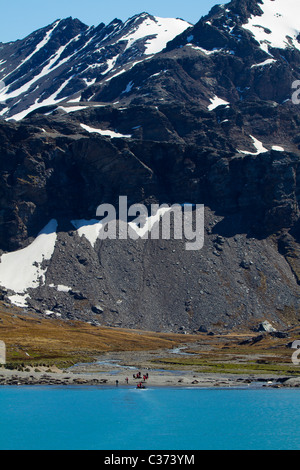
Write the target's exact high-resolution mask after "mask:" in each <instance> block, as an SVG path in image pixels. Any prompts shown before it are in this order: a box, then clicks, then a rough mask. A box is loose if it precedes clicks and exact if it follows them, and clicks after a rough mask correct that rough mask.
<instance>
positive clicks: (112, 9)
mask: <svg viewBox="0 0 300 470" xmlns="http://www.w3.org/2000/svg"><path fill="white" fill-rule="evenodd" d="M228 2H229V0H225V2H221V1H219V0H200V1H199V0H186V1H184V0H140V1H138V0H127V1H126V0H125V1H124V0H106V1H104V0H49V1H45V2H42V1H41V0H27V1H26V0H25V1H24V0H0V12H1V13H0V15H1V23H0V24H1V28H0V42H9V41H15V40H16V39H22V38H24V37H26V36H27V35H28V34H30V33H31V32H33V31H35V30H37V29H39V28H42V27H44V26H47V25H48V24H50V23H52V22H53V21H55V20H57V19H62V18H67V17H69V16H72V17H73V18H78V19H79V20H81V21H82V22H83V23H85V24H87V25H89V26H92V25H98V24H99V23H101V22H103V23H105V24H108V23H109V22H110V21H112V20H113V19H115V18H119V19H121V20H122V21H125V20H127V19H128V18H130V17H131V16H133V15H135V14H137V13H142V12H144V11H146V12H147V13H150V14H152V15H155V16H161V17H165V18H171V17H174V18H177V17H179V18H183V19H184V20H186V21H189V22H190V23H196V22H197V21H198V20H199V19H200V18H201V17H202V16H204V15H206V14H207V13H208V12H209V10H210V9H211V8H212V7H213V6H214V5H216V4H218V3H219V4H220V3H228Z"/></svg>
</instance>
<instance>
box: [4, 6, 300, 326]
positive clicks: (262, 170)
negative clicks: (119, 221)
mask: <svg viewBox="0 0 300 470" xmlns="http://www.w3.org/2000/svg"><path fill="white" fill-rule="evenodd" d="M261 5H262V4H261V2H259V1H239V2H238V1H232V2H231V3H230V4H228V5H227V6H226V11H225V9H224V7H222V6H219V7H215V8H214V9H213V10H212V11H211V13H210V14H209V15H208V16H207V17H205V18H203V19H201V20H200V21H199V23H197V24H196V25H195V26H194V27H191V28H189V29H188V30H186V31H185V32H184V33H183V34H181V35H179V36H178V37H176V38H175V39H174V40H173V41H172V42H170V43H169V44H168V46H167V48H166V49H165V50H164V51H163V52H161V53H159V54H155V55H154V56H153V57H152V58H151V59H149V58H148V59H149V60H143V62H141V63H139V64H137V65H135V66H134V67H132V68H130V69H129V70H128V71H127V72H124V73H122V74H121V75H119V76H116V77H114V78H112V79H110V80H107V81H106V82H105V81H104V79H103V77H102V79H103V80H102V79H101V80H100V81H99V82H97V83H95V84H93V85H92V86H90V87H87V88H86V90H85V91H84V92H83V94H82V98H81V102H80V103H77V104H78V106H81V108H82V109H79V110H77V111H74V112H66V111H71V108H70V107H71V105H70V104H69V105H68V104H66V103H65V105H64V109H62V108H60V107H59V106H57V105H55V104H54V105H51V106H49V107H45V108H43V109H40V110H36V111H34V112H32V113H31V114H30V115H29V116H28V118H26V119H24V120H23V121H21V122H20V123H14V122H5V121H3V122H0V177H1V185H0V201H1V203H0V206H1V207H0V249H1V250H3V251H13V250H18V249H20V248H23V247H26V246H28V244H30V243H31V242H32V241H33V239H34V238H35V237H36V235H37V234H38V233H39V231H40V230H41V229H42V228H43V227H44V226H45V225H46V224H47V223H48V222H49V220H51V219H56V220H57V221H58V230H57V234H58V235H57V240H56V245H55V250H54V253H53V255H52V257H51V259H50V260H48V261H45V263H44V264H45V266H46V268H47V270H46V274H45V281H44V282H43V283H41V285H40V287H37V288H35V289H28V292H27V294H28V298H27V307H28V308H32V309H35V310H37V311H39V312H43V313H45V312H47V313H48V314H49V312H50V314H51V315H58V314H59V315H61V316H62V317H63V318H66V319H83V320H86V321H91V322H93V323H95V324H105V325H112V326H122V327H130V328H145V329H151V330H161V331H176V332H180V331H187V332H193V331H199V329H201V331H211V330H213V331H224V330H227V329H231V328H237V327H241V328H242V327H243V326H251V325H253V324H258V323H259V322H262V321H264V320H266V319H267V320H269V321H270V322H271V323H272V324H274V325H275V326H276V329H278V330H279V331H282V330H283V329H284V328H285V327H287V326H289V325H293V324H297V322H298V320H299V308H300V305H299V283H300V261H299V260H300V251H299V243H300V224H299V159H300V151H299V143H300V138H299V130H298V129H299V123H300V112H299V106H296V105H295V104H293V103H292V102H291V99H290V98H291V94H292V89H291V84H292V82H293V80H295V79H296V78H297V73H298V70H299V61H300V55H299V51H298V50H296V49H284V50H272V54H273V57H274V62H272V64H271V65H269V64H267V65H264V66H261V65H260V64H261V63H264V61H266V59H267V57H268V56H267V54H266V53H265V52H264V51H263V50H262V49H261V48H260V46H259V44H258V43H257V41H255V39H254V38H253V37H252V35H251V33H250V32H248V31H246V30H245V29H244V28H243V27H242V25H243V24H244V23H245V22H246V21H247V19H248V18H249V17H250V15H252V14H256V15H260V14H261ZM227 10H228V11H227ZM225 13H226V14H225ZM66 21H67V20H66ZM138 21H140V19H139V20H138ZM67 22H68V24H69V23H70V26H69V27H71V26H72V28H73V29H72V28H71V31H70V37H73V35H74V34H76V33H78V32H79V31H84V34H87V35H88V34H89V32H88V31H87V30H86V29H85V27H84V25H82V24H81V23H80V22H73V21H70V20H68V21H67ZM127 26H128V25H127ZM127 26H126V27H127ZM124 27H125V25H123V24H121V23H120V22H113V23H112V24H111V25H110V31H111V33H112V38H114V41H115V42H114V43H113V40H112V42H111V43H110V47H119V46H120V43H119V42H117V44H116V37H119V36H115V35H116V34H117V32H120V31H121V29H122V28H124ZM107 28H108V27H105V26H104V25H103V26H100V27H99V28H98V30H97V35H98V34H99V37H100V36H101V35H102V36H101V37H105V35H107V34H108V30H107ZM67 29H68V28H67ZM49 31H50V30H49ZM94 33H96V32H95V31H94V32H93V34H94ZM104 33H105V34H104ZM123 33H124V32H123ZM123 33H122V34H123ZM94 35H95V34H94ZM68 37H69V36H68ZM68 37H65V36H64V39H63V38H60V40H61V41H66V43H67V42H68ZM93 37H94V36H93ZM69 40H70V39H69ZM39 42H40V38H37V43H39ZM118 44H119V46H118ZM144 47H145V43H144ZM214 49H218V50H219V49H221V51H218V52H216V51H214ZM123 53H124V50H123ZM66 57H67V56H66ZM120 57H121V56H120ZM74 60H75V58H74ZM91 60H94V59H91ZM124 60H125V59H124ZM28 62H29V61H28ZM24 65H25V64H24ZM24 65H23V66H24ZM298 78H299V77H298ZM279 84H280V86H279ZM72 92H73V90H72ZM216 97H217V103H216V104H215V106H213V104H214V100H215V99H216ZM218 97H220V98H222V100H225V104H223V105H220V103H221V102H220V101H218ZM88 100H90V101H88ZM287 100H288V101H287ZM97 103H98V104H97ZM99 103H101V106H100V105H99ZM223 103H224V101H223ZM227 103H228V104H227ZM210 105H212V106H210ZM68 107H69V108H70V109H69V110H68V109H67V108H68ZM93 129H94V130H96V131H97V130H98V132H99V131H101V132H102V133H103V131H109V132H111V133H113V134H112V135H115V136H116V135H117V136H119V138H110V137H105V136H103V135H99V133H96V132H90V131H91V130H93ZM122 135H123V137H120V136H122ZM122 195H126V196H127V197H128V204H129V205H131V204H134V203H144V204H146V205H147V206H148V207H149V206H150V204H151V203H159V204H162V203H167V204H174V203H180V204H184V203H186V202H188V203H193V204H205V243H204V247H203V249H202V250H199V251H191V252H189V251H187V250H186V249H185V242H184V240H174V239H172V240H137V241H134V240H97V241H96V242H95V244H92V243H91V242H90V241H89V240H88V239H87V238H85V237H84V236H80V233H79V232H78V231H77V230H75V227H74V225H73V224H72V222H71V221H74V220H83V219H87V220H92V219H95V218H96V208H97V207H98V206H99V205H100V204H102V203H110V204H113V205H115V206H117V204H118V198H119V196H122ZM0 272H1V265H0ZM59 286H60V287H59ZM61 286H63V287H61ZM3 287H4V288H6V287H7V286H5V285H4V286H3ZM11 295H12V292H10V291H9V290H8V292H5V293H4V294H3V296H4V298H6V299H9V298H10V297H11ZM51 312H52V313H51Z"/></svg>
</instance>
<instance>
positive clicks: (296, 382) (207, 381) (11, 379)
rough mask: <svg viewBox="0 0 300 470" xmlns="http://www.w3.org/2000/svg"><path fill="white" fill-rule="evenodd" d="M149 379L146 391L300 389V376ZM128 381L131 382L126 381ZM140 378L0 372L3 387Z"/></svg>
mask: <svg viewBox="0 0 300 470" xmlns="http://www.w3.org/2000/svg"><path fill="white" fill-rule="evenodd" d="M148 373H149V379H148V380H146V381H143V380H142V382H143V384H144V385H145V387H146V388H152V387H185V388H186V387H195V388H214V387H220V388H236V387H250V386H256V387H273V388H281V387H300V377H286V376H285V377H265V376H256V375H251V376H245V375H240V376H239V375H237V376H236V375H234V376H223V375H219V374H210V375H208V374H199V373H198V374H194V373H193V372H186V371H184V372H182V373H180V371H177V372H176V373H175V374H174V373H170V372H165V373H164V372H155V371H148ZM126 378H128V383H127V381H126ZM139 382H141V379H134V378H133V374H132V370H130V369H128V370H126V368H124V369H122V370H120V371H118V372H113V373H112V372H100V373H73V372H68V371H55V372H45V371H41V372H32V371H31V372H20V371H16V370H6V369H3V368H2V369H0V385H2V386H9V385H13V386H30V385H31V386H36V385H40V386H41V385H44V386H75V385H81V386H83V385H88V386H114V387H116V386H120V387H130V388H132V387H134V388H135V387H136V386H137V384H138V383H139Z"/></svg>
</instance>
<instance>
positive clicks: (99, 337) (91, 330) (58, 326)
mask: <svg viewBox="0 0 300 470" xmlns="http://www.w3.org/2000/svg"><path fill="white" fill-rule="evenodd" d="M0 340H2V341H4V342H5V343H6V347H7V362H14V363H20V362H21V363H25V364H41V363H45V364H46V365H48V364H52V365H53V364H56V365H58V364H59V365H62V364H73V363H76V362H78V361H80V362H82V361H91V360H93V358H94V357H95V356H97V355H99V354H101V353H103V352H107V351H143V350H157V349H165V348H172V347H174V346H177V345H179V344H180V343H182V342H183V341H184V342H187V341H195V337H193V336H191V337H189V336H188V335H184V336H183V335H175V334H163V333H154V332H145V331H143V332H141V331H138V330H125V329H123V330H122V329H115V328H105V327H95V326H92V325H90V324H88V323H84V322H79V321H68V322H66V321H62V320H57V319H51V318H43V317H42V316H37V315H34V314H29V313H24V312H22V311H21V310H18V309H13V310H11V309H9V308H7V307H5V306H3V305H1V304H0Z"/></svg>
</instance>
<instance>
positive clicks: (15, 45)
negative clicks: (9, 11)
mask: <svg viewBox="0 0 300 470" xmlns="http://www.w3.org/2000/svg"><path fill="white" fill-rule="evenodd" d="M188 26H189V23H187V22H185V21H183V20H180V19H173V18H169V19H168V18H156V17H154V16H151V15H149V14H147V13H142V14H140V15H136V16H134V17H133V18H130V19H129V20H128V21H126V23H123V22H122V21H120V20H117V19H116V20H114V21H112V22H111V23H110V24H109V25H107V26H106V25H104V24H103V23H101V24H100V25H99V26H97V27H88V26H86V25H85V24H83V23H81V22H80V21H79V20H77V19H73V18H67V19H64V20H57V21H55V22H54V23H53V24H51V25H49V26H47V27H46V28H42V29H40V30H38V31H36V32H34V33H33V34H31V35H29V36H28V37H27V38H25V39H24V40H20V41H16V42H12V43H8V44H0V56H1V60H0V66H1V70H0V79H1V80H2V81H3V82H4V83H5V88H4V89H3V90H2V91H1V92H0V93H1V96H0V98H1V100H2V101H5V103H6V106H5V107H3V109H2V111H1V115H2V116H4V117H5V118H8V117H13V118H14V119H15V120H19V119H22V118H23V117H25V116H26V114H28V112H29V111H32V110H34V109H37V108H40V107H42V106H46V105H49V104H54V103H59V102H60V101H62V100H63V99H65V98H72V99H73V100H76V101H77V100H79V99H80V97H81V93H82V92H83V91H84V90H85V89H86V88H87V87H88V86H91V85H92V84H94V83H95V82H101V83H103V82H107V81H109V80H110V79H111V77H112V76H114V75H120V74H122V73H124V72H125V71H126V70H127V69H130V68H131V67H133V65H134V64H136V63H138V62H143V61H144V60H147V59H149V58H150V57H152V56H153V54H156V53H158V52H160V51H161V50H162V49H163V48H164V47H165V45H166V43H167V42H168V41H170V40H171V39H173V38H174V37H175V36H177V35H178V34H179V33H181V32H182V31H184V30H185V29H186V28H187V27H188Z"/></svg>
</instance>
